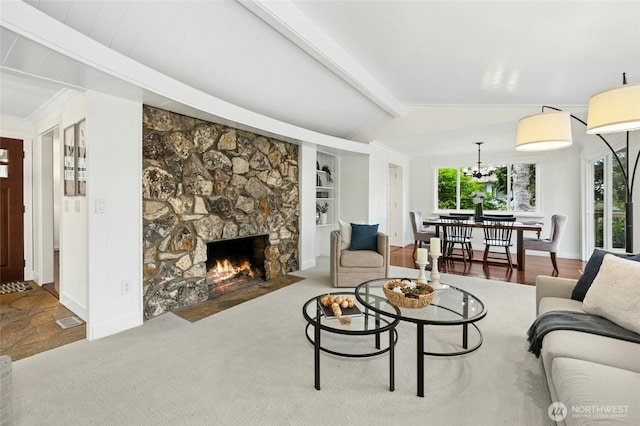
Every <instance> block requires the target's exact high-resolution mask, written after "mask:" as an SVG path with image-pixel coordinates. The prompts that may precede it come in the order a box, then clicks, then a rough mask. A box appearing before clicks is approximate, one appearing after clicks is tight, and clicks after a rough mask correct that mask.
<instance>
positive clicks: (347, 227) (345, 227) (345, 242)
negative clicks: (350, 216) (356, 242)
mask: <svg viewBox="0 0 640 426" xmlns="http://www.w3.org/2000/svg"><path fill="white" fill-rule="evenodd" d="M338 223H339V224H340V250H346V249H348V248H349V246H350V245H351V224H349V223H347V222H345V221H344V220H338Z"/></svg>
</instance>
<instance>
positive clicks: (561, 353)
mask: <svg viewBox="0 0 640 426" xmlns="http://www.w3.org/2000/svg"><path fill="white" fill-rule="evenodd" d="M559 357H565V358H577V359H582V360H585V361H589V362H597V363H598V364H604V365H609V366H611V367H617V368H624V369H625V370H631V371H635V372H636V373H640V361H639V360H640V344H638V343H634V342H627V341H625V340H620V339H614V338H612V337H606V336H600V335H598V334H591V333H582V332H579V331H573V330H556V331H552V332H551V333H549V334H547V335H546V336H544V342H543V345H542V350H541V351H540V358H542V360H543V362H544V367H545V370H546V369H548V368H549V369H550V368H551V362H552V361H553V360H554V359H555V358H559Z"/></svg>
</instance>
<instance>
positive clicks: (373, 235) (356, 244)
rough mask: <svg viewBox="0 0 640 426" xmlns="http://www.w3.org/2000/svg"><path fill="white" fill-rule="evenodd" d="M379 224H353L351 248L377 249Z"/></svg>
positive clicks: (353, 249)
mask: <svg viewBox="0 0 640 426" xmlns="http://www.w3.org/2000/svg"><path fill="white" fill-rule="evenodd" d="M377 249H378V225H358V224H356V223H352V224H351V245H350V246H349V250H352V251H355V250H377Z"/></svg>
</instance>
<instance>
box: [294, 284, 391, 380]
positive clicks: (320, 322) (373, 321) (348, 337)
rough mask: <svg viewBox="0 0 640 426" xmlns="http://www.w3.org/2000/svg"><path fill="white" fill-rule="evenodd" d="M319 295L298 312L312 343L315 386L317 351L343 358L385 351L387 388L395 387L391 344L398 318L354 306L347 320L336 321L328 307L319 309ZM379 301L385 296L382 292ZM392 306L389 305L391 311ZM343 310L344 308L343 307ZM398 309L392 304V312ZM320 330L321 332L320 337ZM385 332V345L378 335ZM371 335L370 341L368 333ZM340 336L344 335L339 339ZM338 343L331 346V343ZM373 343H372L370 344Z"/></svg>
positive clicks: (338, 294)
mask: <svg viewBox="0 0 640 426" xmlns="http://www.w3.org/2000/svg"><path fill="white" fill-rule="evenodd" d="M331 294H332V295H333V296H344V297H347V296H353V292H331ZM322 297H323V295H320V296H316V297H313V298H311V299H309V300H307V302H306V303H305V304H304V306H303V307H302V315H303V316H304V319H305V320H306V321H307V326H306V328H305V334H306V336H307V339H308V340H309V342H311V344H313V347H314V361H315V362H314V370H315V371H314V373H315V374H314V376H315V388H316V389H317V390H320V352H321V351H322V352H326V353H329V354H332V355H336V356H341V357H347V358H367V357H373V356H377V355H381V354H384V353H386V352H388V353H389V390H390V391H393V390H394V388H395V374H394V371H395V370H394V362H395V361H394V347H395V345H396V342H397V340H398V332H397V331H396V325H398V323H399V322H400V320H399V318H398V317H397V316H396V317H389V316H383V315H381V314H380V313H378V312H371V311H366V312H363V311H362V310H361V307H360V306H355V308H353V309H351V308H350V309H349V311H356V312H355V313H354V314H353V315H352V316H348V318H349V319H350V320H351V322H350V323H349V324H341V323H340V321H339V320H338V319H337V318H336V317H333V316H331V314H330V311H331V309H323V308H322V306H321V303H320V300H321V298H322ZM375 299H376V296H373V295H372V296H371V297H370V299H369V300H371V301H374V300H375ZM382 299H383V301H384V300H386V299H385V298H384V296H383V297H382ZM393 308H394V307H393V306H392V307H390V308H389V309H390V310H391V311H393ZM345 312H347V310H345ZM399 313H400V310H399V309H397V308H396V314H399ZM321 332H323V333H322V334H323V335H324V336H323V337H322V338H321V335H322V334H321ZM383 333H388V341H387V343H386V345H384V344H381V335H382V334H383ZM371 336H372V337H373V339H372V340H373V342H371V340H370V337H371ZM339 337H344V338H345V339H340V338H339ZM336 343H337V344H338V345H337V346H332V344H336ZM371 343H373V344H371Z"/></svg>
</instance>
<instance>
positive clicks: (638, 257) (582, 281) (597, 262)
mask: <svg viewBox="0 0 640 426" xmlns="http://www.w3.org/2000/svg"><path fill="white" fill-rule="evenodd" d="M605 254H612V255H614V256H617V257H620V258H622V259H627V260H634V261H636V262H640V254H629V253H611V252H609V251H606V250H601V249H595V250H594V251H593V253H592V254H591V257H590V258H589V261H588V262H587V265H586V266H585V267H584V271H583V272H582V276H580V278H579V279H578V282H577V283H576V286H575V287H574V288H573V292H572V293H571V298H572V299H573V300H578V301H580V302H582V301H583V300H584V297H585V296H586V295H587V291H589V287H591V283H592V282H593V280H594V279H595V278H596V275H598V271H600V266H601V265H602V259H604V255H605Z"/></svg>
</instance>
